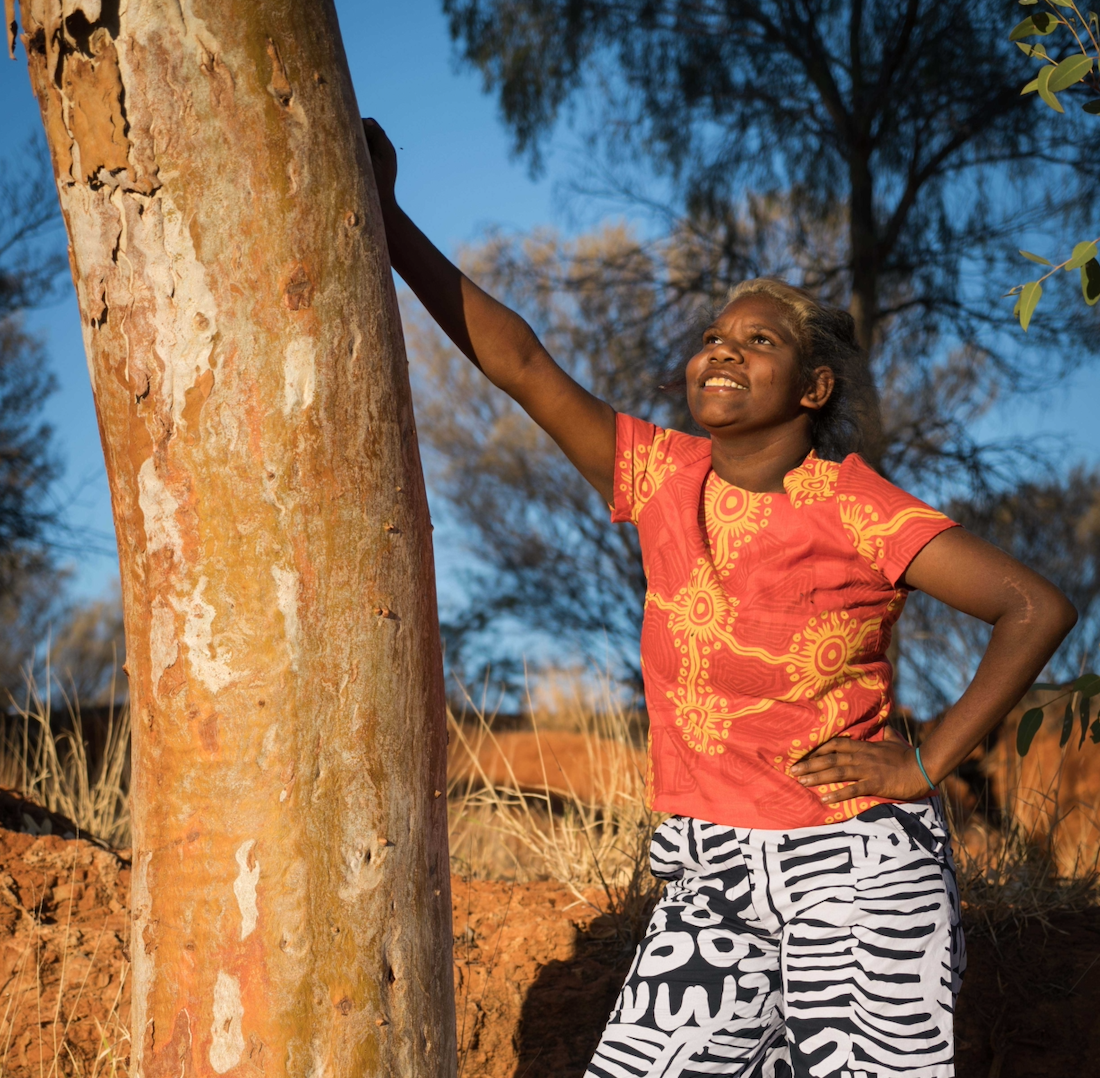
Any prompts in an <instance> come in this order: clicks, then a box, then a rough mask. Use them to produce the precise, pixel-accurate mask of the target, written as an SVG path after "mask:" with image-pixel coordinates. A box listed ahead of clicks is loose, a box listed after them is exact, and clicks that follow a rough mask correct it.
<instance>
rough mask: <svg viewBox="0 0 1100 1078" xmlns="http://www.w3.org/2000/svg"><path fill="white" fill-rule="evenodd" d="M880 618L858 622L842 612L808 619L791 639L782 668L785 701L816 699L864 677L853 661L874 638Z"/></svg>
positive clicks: (834, 611)
mask: <svg viewBox="0 0 1100 1078" xmlns="http://www.w3.org/2000/svg"><path fill="white" fill-rule="evenodd" d="M881 624H882V621H881V619H880V618H870V619H869V620H867V621H863V622H861V621H859V620H857V619H856V618H853V617H852V616H851V615H850V614H849V613H848V612H847V611H846V610H840V611H836V610H831V611H827V612H826V613H824V614H819V615H817V616H816V617H812V618H810V620H809V621H808V622H807V623H806V625H805V627H804V628H803V629H802V631H801V632H797V633H795V634H794V636H793V637H792V638H791V646H790V651H789V653H788V655H787V656H786V658H787V663H786V669H787V674H788V675H789V676H790V679H791V683H792V684H791V694H790V696H788V699H798V698H799V697H805V698H810V697H814V698H817V697H820V696H822V695H823V694H825V693H827V692H829V691H830V690H831V689H833V688H835V687H836V686H837V685H842V684H844V683H845V682H848V681H852V680H856V679H859V678H861V677H862V676H864V671H863V669H862V668H861V667H860V666H858V665H856V662H855V661H856V660H857V659H858V658H859V657H860V656H861V655H863V654H865V653H866V651H867V645H868V641H869V640H871V639H873V638H874V637H876V636H877V635H878V632H879V628H880V626H881Z"/></svg>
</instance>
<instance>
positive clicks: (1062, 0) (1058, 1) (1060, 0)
mask: <svg viewBox="0 0 1100 1078" xmlns="http://www.w3.org/2000/svg"><path fill="white" fill-rule="evenodd" d="M1050 2H1051V3H1052V4H1053V5H1054V6H1055V7H1073V4H1071V3H1070V0H1050Z"/></svg>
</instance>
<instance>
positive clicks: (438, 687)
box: [7, 0, 455, 1078]
mask: <svg viewBox="0 0 1100 1078" xmlns="http://www.w3.org/2000/svg"><path fill="white" fill-rule="evenodd" d="M7 3H8V6H9V10H10V6H11V0H7ZM20 11H21V16H22V25H23V29H24V38H23V40H24V43H25V45H26V47H27V52H28V58H29V64H30V74H31V80H32V83H33V85H34V88H35V91H36V93H37V95H38V99H39V102H40V104H41V108H42V116H43V120H44V123H45V127H46V133H47V137H48V140H49V144H50V149H51V151H52V153H53V159H54V164H55V169H56V174H57V183H58V190H59V192H60V198H61V205H62V209H63V211H64V215H65V221H66V225H67V227H68V231H69V237H70V245H71V256H72V268H73V277H74V279H75V282H76V288H77V294H78V297H79V303H80V312H81V318H82V321H83V327H84V337H85V343H86V347H87V352H88V365H89V370H90V373H91V378H92V385H93V388H94V391H95V399H96V409H97V412H98V416H99V423H100V430H101V433H102V440H103V448H104V452H105V455H106V461H107V474H108V477H109V480H110V486H111V497H112V504H113V508H114V516H115V524H116V529H117V535H118V544H119V552H120V559H121V572H122V590H123V601H124V605H125V614H126V636H127V653H128V666H129V676H130V690H131V706H132V710H133V726H134V747H133V761H134V790H133V823H134V894H133V910H134V914H133V916H134V921H133V939H132V947H131V949H132V954H133V961H134V973H133V1041H132V1048H131V1052H132V1057H131V1060H132V1066H131V1073H133V1074H135V1075H140V1076H145V1078H154V1076H156V1078H161V1076H165V1078H167V1076H169V1075H170V1076H173V1078H174V1076H177V1075H182V1076H183V1078H193V1076H198V1075H213V1074H219V1075H220V1074H226V1073H228V1072H231V1071H232V1072H235V1073H240V1074H245V1073H251V1074H255V1075H259V1074H261V1073H266V1074H267V1075H274V1074H284V1073H285V1074H288V1075H303V1076H304V1075H307V1074H310V1075H314V1076H317V1078H320V1076H322V1075H332V1076H336V1075H354V1076H356V1078H360V1076H364V1075H397V1074H400V1075H402V1076H403V1078H406V1076H414V1075H425V1076H427V1075H431V1076H432V1078H439V1076H444V1078H445V1076H446V1075H448V1074H453V1073H454V1068H455V1042H454V1018H453V1001H452V984H451V957H450V956H451V942H450V941H451V925H450V901H449V894H448V878H449V877H448V860H447V831H446V804H445V802H446V799H445V798H443V797H440V796H439V791H441V790H442V789H443V788H444V768H445V729H444V723H443V694H442V671H441V663H440V655H439V645H438V635H437V623H436V607H435V592H434V586H433V571H432V557H431V542H430V534H429V533H430V525H429V522H428V513H427V505H426V501H425V495H424V489H423V483H422V477H421V470H420V462H419V458H418V453H417V446H416V437H415V431H414V428H413V417H412V412H411V406H410V399H409V386H408V376H407V369H406V360H405V355H404V348H403V344H402V339H401V331H400V323H399V320H398V313H397V306H396V302H395V297H394V291H393V286H392V281H391V278H390V273H389V263H388V260H387V256H386V251H385V243H384V238H383V232H382V228H381V221H380V215H379V211H378V206H377V198H376V195H375V191H374V189H373V179H372V174H371V171H370V168H369V165H368V161H367V156H366V147H365V144H364V140H363V136H362V132H361V129H360V126H359V115H358V110H357V108H356V103H355V97H354V94H353V92H352V88H351V82H350V78H349V75H348V70H347V64H346V61H345V58H344V55H343V50H342V46H341V44H340V38H339V33H338V30H337V24H336V16H335V12H334V9H333V6H332V3H331V0H327V2H325V0H322V2H316V0H310V2H307V0H127V2H126V3H120V0H20ZM8 23H9V26H10V25H11V19H10V18H9V20H8Z"/></svg>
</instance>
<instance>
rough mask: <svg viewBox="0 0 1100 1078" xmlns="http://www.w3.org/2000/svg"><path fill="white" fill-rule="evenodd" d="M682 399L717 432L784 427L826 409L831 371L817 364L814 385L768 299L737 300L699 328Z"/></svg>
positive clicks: (697, 419) (779, 309) (699, 419)
mask: <svg viewBox="0 0 1100 1078" xmlns="http://www.w3.org/2000/svg"><path fill="white" fill-rule="evenodd" d="M685 373H686V379H687V401H688V408H689V409H690V410H691V414H692V417H693V418H694V419H695V422H696V423H698V424H699V426H701V427H702V428H703V429H704V430H706V431H707V432H708V433H709V434H711V435H713V436H716V437H723V436H727V437H728V436H730V435H740V434H746V433H749V432H757V431H762V430H767V429H769V428H773V427H779V426H783V425H785V424H787V423H790V422H792V421H797V420H799V419H800V418H801V419H804V420H806V421H808V418H809V417H808V416H806V411H807V410H811V411H812V410H816V409H818V408H821V407H823V406H824V404H825V402H826V401H827V400H828V399H829V394H830V393H832V390H833V381H834V380H833V372H832V371H831V370H830V369H829V368H828V367H819V368H818V369H817V370H816V371H815V372H814V379H813V383H812V384H811V385H807V384H806V377H805V375H804V373H803V372H802V370H801V369H800V364H799V361H798V345H797V342H796V340H795V336H794V333H793V331H792V330H791V328H790V326H789V325H788V321H787V318H786V317H785V315H784V311H783V308H782V307H781V306H780V305H779V304H778V303H776V301H775V300H773V299H772V298H771V297H770V296H765V295H754V296H742V297H741V298H740V299H737V300H734V301H733V303H731V304H730V305H729V306H728V307H726V308H725V310H723V311H722V313H721V314H720V315H719V316H718V317H717V318H716V319H715V320H714V322H713V323H712V324H711V325H710V326H708V327H707V329H706V331H705V332H704V333H703V347H702V349H701V350H700V351H699V352H697V353H696V354H695V355H694V356H692V357H691V359H690V360H688V364H687V370H686V372H685Z"/></svg>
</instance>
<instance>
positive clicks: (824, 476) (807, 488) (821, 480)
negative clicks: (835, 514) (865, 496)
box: [783, 453, 840, 509]
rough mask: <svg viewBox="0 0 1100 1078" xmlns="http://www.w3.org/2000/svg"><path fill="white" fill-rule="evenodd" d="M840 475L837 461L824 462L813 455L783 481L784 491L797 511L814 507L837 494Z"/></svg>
mask: <svg viewBox="0 0 1100 1078" xmlns="http://www.w3.org/2000/svg"><path fill="white" fill-rule="evenodd" d="M839 475H840V465H839V464H837V463H836V461H832V460H822V459H821V458H820V457H818V456H817V455H816V454H814V453H811V454H810V455H809V456H808V457H807V458H806V459H805V460H804V461H803V462H802V464H801V465H800V466H799V467H797V468H795V469H794V471H793V472H788V473H787V475H786V477H785V478H784V479H783V489H784V490H786V492H787V497H788V498H790V500H791V505H793V506H794V507H795V509H800V508H801V507H802V506H803V505H813V503H814V502H823V501H826V500H827V499H828V498H832V497H833V496H834V495H835V493H836V482H837V478H838V476H839Z"/></svg>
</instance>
